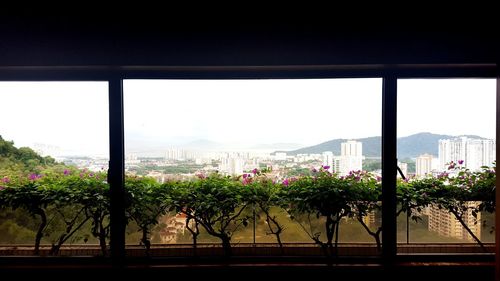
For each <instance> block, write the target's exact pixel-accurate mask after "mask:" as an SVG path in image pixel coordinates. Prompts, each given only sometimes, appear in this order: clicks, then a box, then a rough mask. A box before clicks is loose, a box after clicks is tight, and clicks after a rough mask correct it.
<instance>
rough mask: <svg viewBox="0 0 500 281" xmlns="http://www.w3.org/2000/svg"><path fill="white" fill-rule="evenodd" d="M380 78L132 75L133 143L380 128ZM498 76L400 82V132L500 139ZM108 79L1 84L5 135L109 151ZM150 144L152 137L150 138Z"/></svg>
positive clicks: (252, 141) (0, 130)
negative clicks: (498, 129) (499, 127)
mask: <svg viewBox="0 0 500 281" xmlns="http://www.w3.org/2000/svg"><path fill="white" fill-rule="evenodd" d="M381 87H382V82H381V79H308V80H127V81H125V82H124V88H125V94H124V102H125V130H126V141H127V143H128V144H131V143H132V142H137V144H139V145H140V143H141V142H142V143H147V142H148V141H151V140H154V141H163V143H169V142H170V143H179V142H182V141H185V142H186V141H192V140H197V139H206V140H210V141H215V142H220V143H232V144H235V143H236V144H241V145H250V146H251V145H257V144H272V143H297V144H302V145H314V144H318V143H321V142H324V141H328V140H331V139H335V138H361V137H369V136H380V135H381V100H382V97H381V91H382V89H381ZM495 87H496V86H495V80H494V79H487V80H476V79H468V80H463V79H461V80H456V79H454V80H442V79H439V80H437V79H436V80H400V81H399V82H398V91H399V95H398V135H399V136H407V135H410V134H414V133H418V132H432V133H440V134H451V135H460V134H476V135H480V136H483V137H489V138H493V137H494V136H495ZM107 89H108V86H107V83H105V82H0V135H2V136H3V138H4V139H7V140H13V141H14V142H15V143H16V145H17V146H33V145H34V144H35V143H43V144H49V145H54V146H58V147H60V148H61V151H62V152H61V154H68V155H69V154H72V155H74V154H79V155H107V154H108V146H109V145H108V101H107V98H108V95H107ZM144 141H145V142H144Z"/></svg>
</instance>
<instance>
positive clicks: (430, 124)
mask: <svg viewBox="0 0 500 281" xmlns="http://www.w3.org/2000/svg"><path fill="white" fill-rule="evenodd" d="M495 83H496V81H495V80H494V79H433V80H429V79H400V80H398V160H399V162H398V165H399V167H400V168H401V170H402V172H403V174H404V176H405V177H406V179H407V180H409V182H408V183H407V185H409V186H413V187H414V188H413V189H414V190H413V192H416V193H414V195H416V197H415V198H419V199H418V200H416V201H415V200H411V202H408V204H409V205H410V206H411V207H409V208H407V209H406V210H409V212H405V211H406V210H404V209H405V207H404V203H403V202H401V201H399V204H400V205H399V206H398V210H399V211H401V213H400V215H399V217H398V241H399V242H400V248H399V251H400V252H408V251H411V250H410V248H408V247H414V246H415V245H416V244H422V243H425V244H426V245H427V246H428V247H426V250H427V251H431V252H433V251H440V252H443V251H444V252H470V251H473V252H493V251H494V250H493V249H494V244H491V243H494V241H495V240H494V221H495V220H494V201H493V198H494V182H492V181H491V179H492V178H489V177H488V175H490V173H494V170H493V169H494V166H495V160H496V139H495V132H496V122H495V114H496V108H495V105H496V92H495V91H496V85H495ZM489 179H490V181H489V182H488V180H489ZM402 184H404V183H402ZM402 196H404V195H402ZM481 198H486V199H487V200H486V201H478V200H479V199H481ZM404 202H407V201H404ZM488 204H489V205H491V204H493V206H488ZM491 207H493V209H492V208H491ZM433 245H434V246H435V247H432V246H433ZM443 247H444V249H445V250H443Z"/></svg>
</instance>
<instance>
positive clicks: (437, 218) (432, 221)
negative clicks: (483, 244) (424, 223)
mask: <svg viewBox="0 0 500 281" xmlns="http://www.w3.org/2000/svg"><path fill="white" fill-rule="evenodd" d="M468 204H469V207H471V208H472V207H475V206H477V204H479V202H473V201H470V202H469V203H468ZM476 215H477V218H474V216H473V214H472V211H471V209H469V211H468V212H467V214H466V215H465V216H464V217H463V220H464V222H465V224H466V225H467V226H468V227H469V228H470V230H471V231H472V233H474V235H475V236H476V237H481V213H477V214H476ZM428 228H429V231H432V232H437V233H438V234H439V235H441V236H445V237H453V238H458V239H463V240H468V241H473V240H474V238H472V236H471V235H470V234H469V232H468V231H467V230H466V229H465V228H464V227H463V226H462V224H461V223H460V222H459V221H458V220H457V219H456V218H455V216H454V215H453V214H452V213H450V212H448V211H447V210H444V209H439V208H438V207H436V206H431V207H430V208H429V225H428Z"/></svg>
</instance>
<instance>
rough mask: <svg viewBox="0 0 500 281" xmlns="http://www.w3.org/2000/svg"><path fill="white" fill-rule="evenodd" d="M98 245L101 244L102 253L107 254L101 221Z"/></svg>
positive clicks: (104, 231)
mask: <svg viewBox="0 0 500 281" xmlns="http://www.w3.org/2000/svg"><path fill="white" fill-rule="evenodd" d="M99 245H100V246H101V251H102V255H103V256H107V255H108V249H107V245H106V229H105V228H104V227H103V225H102V221H100V222H99Z"/></svg>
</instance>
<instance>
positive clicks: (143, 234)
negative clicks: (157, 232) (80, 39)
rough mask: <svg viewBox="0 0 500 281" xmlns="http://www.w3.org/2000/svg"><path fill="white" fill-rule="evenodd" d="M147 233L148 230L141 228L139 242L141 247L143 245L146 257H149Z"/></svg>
mask: <svg viewBox="0 0 500 281" xmlns="http://www.w3.org/2000/svg"><path fill="white" fill-rule="evenodd" d="M148 233H149V231H148V228H147V227H142V238H141V241H142V245H144V249H145V251H146V256H148V257H149V254H150V253H149V250H150V248H151V242H150V241H149V237H148ZM101 247H102V246H101Z"/></svg>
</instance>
